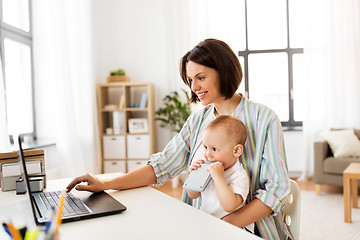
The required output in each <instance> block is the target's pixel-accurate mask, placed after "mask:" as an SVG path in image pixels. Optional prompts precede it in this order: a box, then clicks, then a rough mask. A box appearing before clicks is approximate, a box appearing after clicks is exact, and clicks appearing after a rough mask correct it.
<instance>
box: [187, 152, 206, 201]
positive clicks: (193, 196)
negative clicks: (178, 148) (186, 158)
mask: <svg viewBox="0 0 360 240" xmlns="http://www.w3.org/2000/svg"><path fill="white" fill-rule="evenodd" d="M202 163H204V161H203V160H201V159H199V160H196V161H194V162H192V163H191V165H190V167H189V174H190V173H191V172H192V171H193V170H195V169H197V168H198V167H200V165H201V164H202ZM186 192H187V194H188V195H189V197H190V198H191V199H196V198H198V197H200V195H201V193H200V192H196V191H191V190H186Z"/></svg>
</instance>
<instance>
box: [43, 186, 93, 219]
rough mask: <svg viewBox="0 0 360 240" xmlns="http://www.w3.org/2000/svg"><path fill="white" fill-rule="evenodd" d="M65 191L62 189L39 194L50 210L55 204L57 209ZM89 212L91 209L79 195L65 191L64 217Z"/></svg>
mask: <svg viewBox="0 0 360 240" xmlns="http://www.w3.org/2000/svg"><path fill="white" fill-rule="evenodd" d="M63 193H64V192H61V191H55V192H42V193H39V196H40V197H41V199H42V200H43V202H44V204H45V206H46V208H47V209H49V210H50V209H51V207H52V206H54V207H55V209H56V211H57V210H58V205H59V204H60V198H61V195H62V194H63ZM88 213H90V210H89V209H88V208H87V207H86V206H85V204H84V203H83V202H82V201H81V200H80V199H79V198H78V197H76V196H75V195H73V194H72V193H65V200H64V208H63V210H62V217H70V216H79V215H84V214H88Z"/></svg>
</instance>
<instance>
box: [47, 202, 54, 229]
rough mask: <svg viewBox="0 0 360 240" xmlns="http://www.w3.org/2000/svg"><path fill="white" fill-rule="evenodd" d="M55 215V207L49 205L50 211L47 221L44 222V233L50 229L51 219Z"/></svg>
mask: <svg viewBox="0 0 360 240" xmlns="http://www.w3.org/2000/svg"><path fill="white" fill-rule="evenodd" d="M54 217H55V207H54V206H51V211H49V216H48V221H47V222H46V223H45V233H47V232H48V231H49V229H50V226H51V223H52V219H53V218H54Z"/></svg>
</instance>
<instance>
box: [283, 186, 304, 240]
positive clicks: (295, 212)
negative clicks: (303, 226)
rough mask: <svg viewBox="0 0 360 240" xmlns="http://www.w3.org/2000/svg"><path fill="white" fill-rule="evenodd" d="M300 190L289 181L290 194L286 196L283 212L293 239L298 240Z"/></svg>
mask: <svg viewBox="0 0 360 240" xmlns="http://www.w3.org/2000/svg"><path fill="white" fill-rule="evenodd" d="M300 204H301V199H300V189H299V186H298V185H297V183H296V182H295V181H294V180H292V179H290V193H289V194H288V196H287V199H286V203H285V206H284V210H283V216H284V222H285V224H286V225H287V226H288V228H289V231H290V232H291V234H292V236H293V238H294V239H296V240H297V239H299V231H300Z"/></svg>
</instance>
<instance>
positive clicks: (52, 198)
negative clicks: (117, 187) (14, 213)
mask: <svg viewBox="0 0 360 240" xmlns="http://www.w3.org/2000/svg"><path fill="white" fill-rule="evenodd" d="M18 143H19V151H18V157H19V159H20V161H21V166H22V170H23V171H22V172H23V179H24V180H25V185H26V189H27V194H28V196H29V201H30V205H31V209H32V212H33V216H34V220H35V223H36V224H37V225H42V224H45V223H46V222H47V221H48V219H47V218H48V217H49V216H50V215H51V214H49V211H52V206H53V205H54V206H55V209H56V205H57V204H58V202H59V198H60V196H61V195H62V194H63V193H65V192H66V191H65V190H63V191H53V192H33V191H31V189H30V182H29V175H28V171H27V168H26V164H25V158H24V152H23V149H22V145H21V138H20V136H19V137H18ZM76 195H78V196H75V194H72V193H71V192H70V193H67V195H66V198H65V201H64V208H63V214H62V217H61V218H62V221H63V222H64V223H65V222H72V221H78V220H83V219H89V218H95V217H101V216H107V215H112V214H117V213H120V212H123V211H125V210H126V207H125V206H124V205H123V204H121V203H120V202H118V201H117V200H116V199H114V198H113V197H112V196H110V195H109V194H108V193H106V192H104V191H101V192H98V193H90V192H78V193H76Z"/></svg>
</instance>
